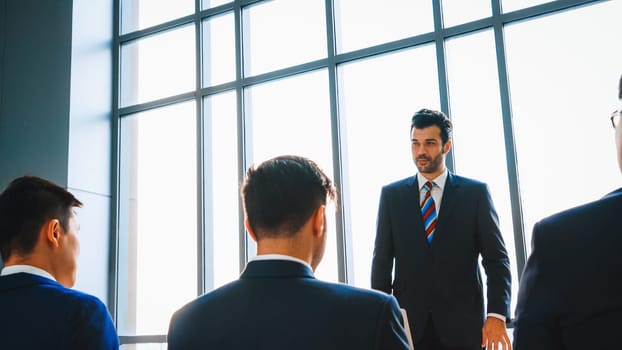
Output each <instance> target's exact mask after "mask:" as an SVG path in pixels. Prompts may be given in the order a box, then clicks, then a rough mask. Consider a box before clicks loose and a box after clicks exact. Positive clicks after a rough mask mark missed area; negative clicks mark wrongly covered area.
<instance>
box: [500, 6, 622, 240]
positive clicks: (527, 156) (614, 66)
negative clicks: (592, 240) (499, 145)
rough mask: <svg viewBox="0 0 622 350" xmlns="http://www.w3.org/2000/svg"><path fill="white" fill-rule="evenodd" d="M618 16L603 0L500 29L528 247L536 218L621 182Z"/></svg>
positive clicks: (618, 8) (591, 197)
mask: <svg viewBox="0 0 622 350" xmlns="http://www.w3.org/2000/svg"><path fill="white" fill-rule="evenodd" d="M620 13H622V2H619V1H608V2H603V3H598V4H596V5H591V6H585V7H580V8H578V9H576V10H573V11H568V12H563V13H559V14H555V15H552V16H548V17H543V18H538V19H536V20H532V21H526V22H520V23H517V24H514V25H511V26H508V27H507V28H506V32H505V38H506V51H507V60H508V75H509V76H510V91H511V92H512V110H513V117H514V130H515V134H516V147H517V155H518V166H519V169H518V170H519V176H520V185H521V193H522V204H523V216H524V221H525V231H526V235H525V236H526V241H527V243H528V244H527V249H528V251H530V243H531V230H532V228H533V225H534V223H535V222H536V221H537V220H540V219H541V218H543V217H545V216H548V215H550V214H553V213H555V212H558V211H560V210H563V209H566V208H569V207H572V206H576V205H578V204H581V203H584V202H587V201H592V200H595V199H597V198H599V197H601V196H603V195H604V194H606V193H608V192H610V191H612V190H613V189H615V188H616V187H617V186H619V183H620V181H619V178H620V174H619V170H618V167H617V163H616V152H615V144H614V130H613V129H612V127H611V123H610V122H609V119H608V116H609V115H610V114H611V111H613V110H615V109H616V108H618V107H619V102H618V99H617V97H618V95H617V87H618V85H617V84H618V79H619V77H620V73H621V66H620V57H622V46H620V45H618V44H616V43H619V41H620V38H619V33H620V25H619V18H618V17H619V14H620ZM596 39H598V40H596ZM588 184H589V185H588Z"/></svg>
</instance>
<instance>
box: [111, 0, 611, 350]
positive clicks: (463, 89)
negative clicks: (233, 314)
mask: <svg viewBox="0 0 622 350" xmlns="http://www.w3.org/2000/svg"><path fill="white" fill-rule="evenodd" d="M117 5H118V6H117V8H118V9H119V11H118V16H117V20H118V21H117V26H116V27H117V29H116V30H117V36H116V39H117V42H118V47H117V52H118V58H117V60H116V61H117V62H118V65H117V71H118V72H119V76H118V77H117V80H116V81H117V84H116V87H115V88H116V96H118V98H117V99H115V103H116V109H115V114H116V118H115V120H116V121H117V125H116V126H117V128H116V130H117V132H116V133H115V136H116V139H117V140H118V143H117V147H118V152H116V154H117V155H118V156H117V157H116V165H117V169H118V171H117V174H118V177H117V178H116V183H117V184H118V185H117V189H116V193H115V198H116V199H117V200H116V201H115V202H116V203H118V205H117V208H116V209H117V213H116V214H117V215H116V218H117V223H116V225H115V226H116V227H117V228H118V229H117V231H116V232H115V235H116V238H117V242H118V249H117V250H116V251H115V252H114V257H113V258H114V261H115V266H116V268H115V269H114V271H115V276H114V277H115V280H116V284H113V285H114V287H113V290H112V291H111V295H113V297H112V298H111V301H112V302H113V304H114V314H115V319H116V322H117V326H118V329H119V334H120V336H121V342H122V344H123V349H127V350H129V349H140V350H154V349H165V348H166V336H165V335H166V332H167V327H168V322H169V320H170V317H171V315H172V312H173V311H174V310H175V309H177V308H179V307H180V306H182V305H183V304H184V303H186V302H188V301H190V300H192V299H194V298H196V297H197V296H198V295H200V294H203V293H205V292H208V291H210V290H212V289H214V288H217V287H219V286H221V285H223V284H225V283H227V282H229V281H231V280H234V279H236V278H237V277H238V275H239V273H240V271H241V270H242V269H243V268H244V266H245V263H246V262H247V261H248V259H249V258H250V257H252V256H253V255H254V254H255V247H254V243H253V242H252V240H250V239H249V237H248V236H247V235H246V232H245V231H244V225H243V216H242V209H241V201H240V197H239V185H240V183H241V182H242V180H243V176H244V173H245V171H246V169H247V167H248V166H250V165H251V164H253V163H257V162H261V161H262V160H265V159H267V158H270V157H273V156H276V155H280V154H299V155H303V156H307V157H310V158H312V159H314V160H315V161H316V162H317V163H318V164H319V165H320V166H321V167H322V168H323V169H324V170H325V171H326V172H327V173H329V174H332V177H333V178H334V179H335V183H336V184H337V185H338V193H339V198H338V203H337V205H336V206H334V207H332V210H331V212H334V215H330V216H329V218H330V226H329V237H330V238H329V241H328V246H327V252H326V256H325V257H324V260H323V261H322V263H321V264H320V267H319V269H318V271H317V273H316V274H317V276H318V278H321V279H324V280H329V281H339V282H344V283H348V284H352V285H356V286H359V287H363V288H368V287H369V280H370V268H371V257H372V252H373V242H374V236H375V221H376V213H377V209H378V197H379V194H380V189H381V187H382V186H383V185H384V184H387V183H389V182H392V181H394V180H397V179H400V178H403V177H406V176H412V175H414V173H415V172H416V168H415V167H414V164H413V163H412V160H411V154H410V140H409V128H410V118H411V116H412V114H413V113H414V112H415V111H417V110H418V109H420V108H432V109H440V110H442V111H444V112H446V113H448V114H449V115H450V117H451V118H452V120H453V122H454V126H455V129H454V139H453V141H454V143H453V145H454V147H453V151H452V152H451V154H450V156H449V158H448V164H447V165H448V166H449V168H450V169H451V170H452V171H455V172H456V173H458V174H461V175H465V176H468V177H473V178H476V179H479V180H481V181H484V182H486V183H487V184H488V186H489V188H490V192H491V194H492V197H493V201H494V203H495V206H496V209H497V212H498V214H499V220H500V225H501V230H502V234H503V237H504V239H505V243H506V246H507V248H508V251H509V253H510V257H511V264H512V275H513V288H512V299H513V300H512V309H513V308H514V305H515V300H516V291H517V288H518V282H519V278H520V272H521V271H522V268H523V266H524V263H525V260H526V258H527V256H528V254H529V242H530V239H531V228H532V227H533V224H534V223H535V222H536V221H537V220H539V219H540V218H542V217H544V216H546V215H549V214H552V213H554V212H556V211H559V210H562V209H565V208H567V207H570V206H573V205H576V204H580V203H583V202H586V201H589V200H593V199H596V198H598V197H599V196H602V195H603V194H605V193H606V192H608V191H609V190H612V189H613V188H615V187H617V186H616V183H617V182H618V181H617V179H618V176H619V174H618V170H617V168H616V163H615V153H614V145H613V130H611V126H610V124H609V121H608V120H607V116H608V114H609V113H610V112H611V110H613V109H615V108H616V107H617V100H616V95H615V89H616V83H617V79H618V77H619V74H620V73H621V72H622V66H621V65H620V63H619V62H620V57H622V47H621V46H620V45H617V42H618V41H619V40H618V38H617V37H616V35H617V34H618V33H619V30H618V28H617V27H616V23H618V22H619V19H618V18H616V15H618V14H620V13H622V3H621V2H614V1H590V0H564V1H542V0H529V1H522V0H521V1H517V0H481V1H471V2H469V4H466V3H465V2H464V1H458V0H443V1H440V0H433V1H412V0H390V1H388V0H387V1H382V2H377V1H368V0H275V1H259V0H236V1H226V0H218V1H216V0H195V1H190V0H183V1H174V2H172V1H161V0H158V1H154V0H117Z"/></svg>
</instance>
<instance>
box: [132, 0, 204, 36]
mask: <svg viewBox="0 0 622 350" xmlns="http://www.w3.org/2000/svg"><path fill="white" fill-rule="evenodd" d="M192 13H194V0H175V1H170V0H121V34H125V33H129V32H133V31H136V30H140V29H145V28H148V27H151V26H154V25H156V24H160V23H164V22H168V21H170V20H174V19H176V18H179V17H183V16H186V15H189V14H192Z"/></svg>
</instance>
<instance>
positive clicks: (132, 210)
mask: <svg viewBox="0 0 622 350" xmlns="http://www.w3.org/2000/svg"><path fill="white" fill-rule="evenodd" d="M196 144H197V143H196V119H195V104H194V103H193V102H186V103H181V104H177V105H172V106H168V107H164V108H159V109H155V110H151V111H147V112H142V113H138V114H134V115H131V116H127V117H124V118H123V119H121V146H120V147H121V150H120V153H121V162H120V163H121V177H120V186H121V191H120V202H121V210H120V215H121V216H120V233H119V237H120V238H119V240H120V241H119V265H118V267H119V272H118V283H119V290H118V293H119V295H118V297H119V301H118V319H117V326H118V330H119V334H120V335H136V334H138V335H145V334H166V332H167V330H168V322H169V320H170V317H171V315H172V313H173V312H174V311H175V310H177V309H178V308H179V307H181V306H182V305H183V304H185V303H186V302H188V301H190V300H192V299H194V298H195V297H196V293H197V270H196V269H197V205H196V203H197V195H196V193H197V179H196V174H197V167H196V163H197V158H196V149H197V146H196ZM163 296H166V297H163Z"/></svg>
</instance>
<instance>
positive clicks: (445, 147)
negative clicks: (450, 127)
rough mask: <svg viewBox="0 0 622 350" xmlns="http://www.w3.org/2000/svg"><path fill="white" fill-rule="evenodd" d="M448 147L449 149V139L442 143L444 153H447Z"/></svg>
mask: <svg viewBox="0 0 622 350" xmlns="http://www.w3.org/2000/svg"><path fill="white" fill-rule="evenodd" d="M450 149H451V139H449V140H447V142H445V144H444V145H443V153H445V154H447V153H449V150H450Z"/></svg>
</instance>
